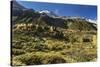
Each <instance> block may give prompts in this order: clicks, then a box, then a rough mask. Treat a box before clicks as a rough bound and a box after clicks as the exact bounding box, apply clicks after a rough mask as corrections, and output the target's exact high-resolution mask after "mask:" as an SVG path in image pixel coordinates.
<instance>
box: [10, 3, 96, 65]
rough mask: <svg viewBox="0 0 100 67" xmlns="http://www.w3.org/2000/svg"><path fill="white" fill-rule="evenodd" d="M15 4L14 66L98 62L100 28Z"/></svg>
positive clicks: (13, 19)
mask: <svg viewBox="0 0 100 67" xmlns="http://www.w3.org/2000/svg"><path fill="white" fill-rule="evenodd" d="M14 3H15V5H16V7H14V6H12V12H13V14H12V16H11V19H12V20H11V21H12V38H11V39H12V42H11V43H12V44H11V53H12V54H11V65H12V66H20V65H22V66H23V65H40V64H57V63H76V62H90V61H96V59H97V27H96V26H97V24H95V23H91V22H89V21H87V20H86V19H83V18H81V17H67V16H65V17H63V16H58V15H56V14H54V13H52V12H50V11H44V10H43V11H41V12H40V11H36V10H34V9H28V8H25V7H23V6H21V5H20V4H18V3H17V2H13V3H12V4H14ZM16 3H17V4H16ZM15 8H16V9H18V10H15ZM13 9H14V10H13Z"/></svg>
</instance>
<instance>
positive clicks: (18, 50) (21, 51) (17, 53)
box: [12, 48, 25, 55]
mask: <svg viewBox="0 0 100 67" xmlns="http://www.w3.org/2000/svg"><path fill="white" fill-rule="evenodd" d="M24 53H25V51H24V50H22V49H15V48H13V49H12V54H13V55H20V54H24Z"/></svg>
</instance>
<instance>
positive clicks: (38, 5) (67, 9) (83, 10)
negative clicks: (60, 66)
mask: <svg viewBox="0 0 100 67" xmlns="http://www.w3.org/2000/svg"><path fill="white" fill-rule="evenodd" d="M18 3H19V4H21V5H23V6H25V7H26V8H31V9H34V10H37V11H38V10H49V11H53V12H54V13H55V14H57V15H59V16H79V17H85V18H88V19H93V20H96V18H97V6H94V5H75V4H58V3H43V2H29V1H18Z"/></svg>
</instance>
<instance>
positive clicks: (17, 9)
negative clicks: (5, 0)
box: [11, 1, 26, 16]
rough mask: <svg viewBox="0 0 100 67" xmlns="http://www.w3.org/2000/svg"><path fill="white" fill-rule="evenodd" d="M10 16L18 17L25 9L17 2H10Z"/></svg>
mask: <svg viewBox="0 0 100 67" xmlns="http://www.w3.org/2000/svg"><path fill="white" fill-rule="evenodd" d="M11 8H12V9H11V10H12V15H14V16H18V15H20V14H21V13H22V10H24V9H26V8H25V7H24V6H22V5H20V4H19V3H18V2H17V1H11Z"/></svg>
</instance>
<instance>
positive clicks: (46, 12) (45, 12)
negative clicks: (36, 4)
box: [38, 10, 57, 17]
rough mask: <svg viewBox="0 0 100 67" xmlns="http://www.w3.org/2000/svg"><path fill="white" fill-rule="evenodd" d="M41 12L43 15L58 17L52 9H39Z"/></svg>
mask: <svg viewBox="0 0 100 67" xmlns="http://www.w3.org/2000/svg"><path fill="white" fill-rule="evenodd" d="M38 12H39V13H40V14H43V15H48V16H51V17H57V15H56V14H55V13H54V12H52V11H49V10H41V11H38Z"/></svg>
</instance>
